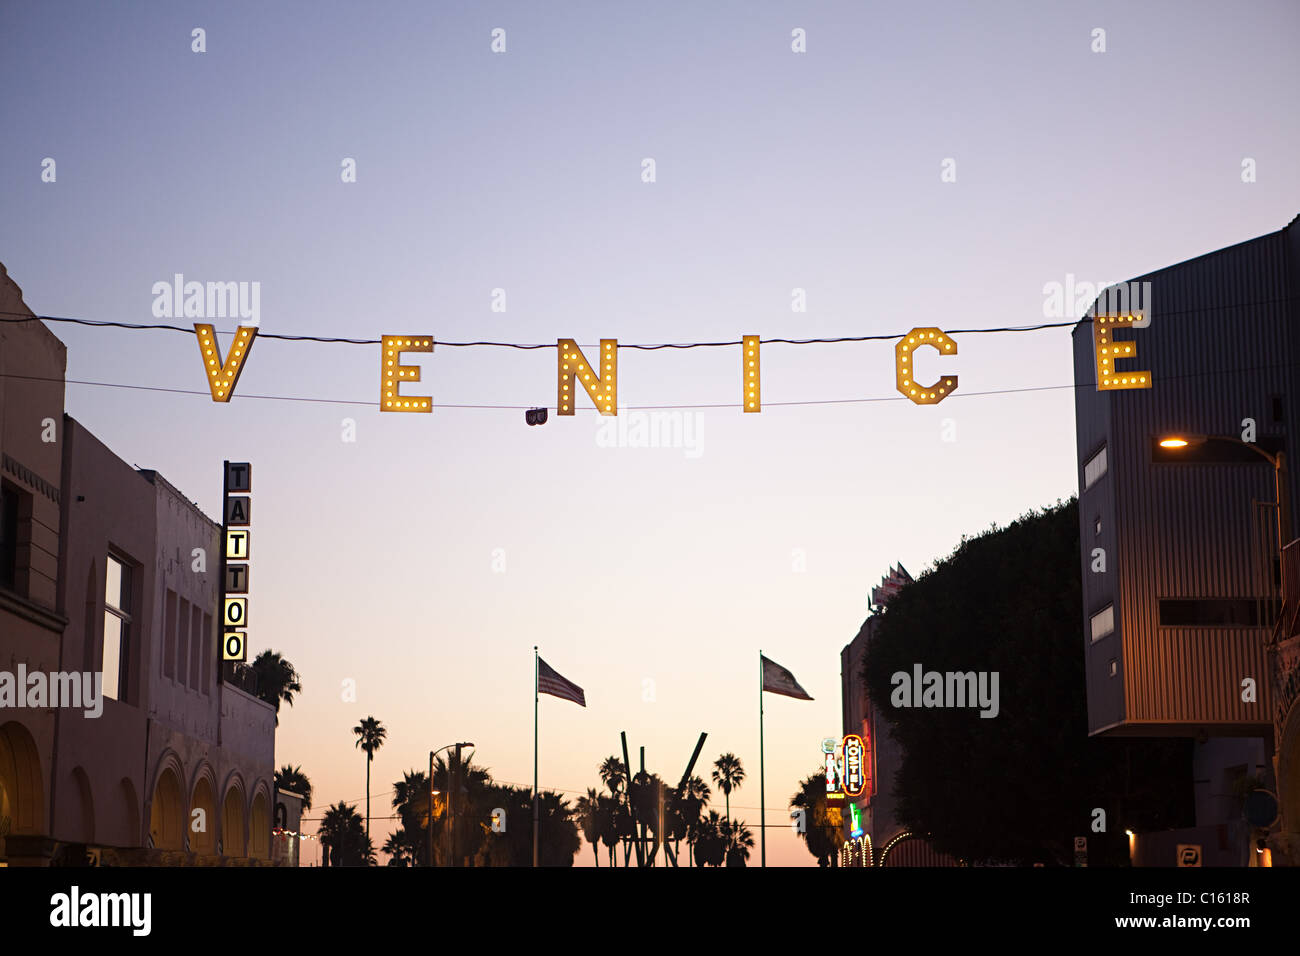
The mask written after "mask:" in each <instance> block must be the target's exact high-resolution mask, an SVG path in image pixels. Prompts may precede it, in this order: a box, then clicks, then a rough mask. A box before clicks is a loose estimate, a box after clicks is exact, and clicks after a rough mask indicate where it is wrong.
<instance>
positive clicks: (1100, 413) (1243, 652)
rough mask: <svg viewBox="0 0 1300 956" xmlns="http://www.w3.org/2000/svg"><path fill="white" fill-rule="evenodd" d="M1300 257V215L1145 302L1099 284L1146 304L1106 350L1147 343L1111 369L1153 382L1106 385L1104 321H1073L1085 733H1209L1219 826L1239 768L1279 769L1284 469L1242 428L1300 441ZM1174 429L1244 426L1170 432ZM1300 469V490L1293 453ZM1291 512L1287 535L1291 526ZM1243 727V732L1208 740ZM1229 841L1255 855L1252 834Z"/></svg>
mask: <svg viewBox="0 0 1300 956" xmlns="http://www.w3.org/2000/svg"><path fill="white" fill-rule="evenodd" d="M1298 270H1300V217H1297V218H1296V219H1293V220H1292V221H1291V223H1290V225H1288V226H1287V227H1286V228H1284V229H1281V230H1279V231H1278V232H1275V233H1271V234H1269V235H1266V236H1261V237H1259V238H1257V239H1252V240H1250V241H1247V242H1243V243H1239V244H1237V245H1234V246H1229V247H1228V248H1225V249H1221V250H1219V251H1217V252H1212V253H1209V254H1207V255H1204V256H1199V257H1197V258H1195V259H1191V260H1188V261H1186V262H1182V263H1179V264H1177V265H1173V266H1170V267H1168V268H1164V269H1160V270H1157V271H1155V272H1151V273H1148V274H1146V275H1142V276H1137V277H1136V278H1135V279H1133V280H1130V282H1129V283H1121V285H1123V286H1125V287H1126V291H1129V292H1131V294H1132V295H1131V299H1132V301H1131V305H1132V306H1133V308H1131V309H1129V308H1122V307H1119V308H1117V306H1118V305H1119V303H1117V302H1115V301H1114V300H1112V299H1108V298H1107V296H1105V295H1103V296H1099V298H1098V300H1097V303H1096V305H1095V306H1094V310H1095V312H1096V313H1097V314H1098V315H1105V314H1112V315H1113V314H1116V313H1117V312H1124V311H1137V310H1138V307H1140V308H1141V309H1142V310H1144V311H1145V312H1146V314H1147V316H1148V317H1149V324H1146V325H1145V327H1139V326H1140V325H1142V323H1139V326H1132V327H1128V328H1119V329H1115V330H1114V331H1115V332H1116V333H1117V334H1113V335H1112V336H1111V341H1110V345H1111V348H1112V351H1111V352H1110V353H1109V354H1110V355H1112V356H1114V355H1115V352H1114V351H1113V349H1114V346H1115V345H1116V344H1118V345H1120V346H1121V347H1123V346H1125V345H1126V344H1132V345H1135V346H1136V354H1135V355H1132V356H1129V355H1124V354H1121V355H1119V356H1117V357H1115V358H1114V359H1113V364H1112V365H1111V368H1113V369H1114V371H1115V374H1116V375H1124V374H1126V373H1127V374H1129V375H1131V374H1132V373H1134V372H1136V373H1137V374H1138V375H1139V376H1144V375H1148V374H1149V378H1150V383H1149V387H1144V388H1136V389H1113V390H1104V389H1103V390H1099V389H1098V388H1097V381H1098V376H1097V361H1098V356H1097V354H1096V351H1095V350H1096V347H1097V346H1096V343H1095V342H1094V325H1093V321H1092V320H1091V319H1085V320H1084V321H1082V322H1080V323H1079V325H1078V326H1076V327H1075V330H1074V378H1075V385H1076V390H1075V418H1076V429H1077V451H1078V467H1079V489H1080V491H1079V522H1080V544H1081V555H1080V559H1081V563H1082V569H1083V600H1084V607H1083V609H1082V610H1083V621H1082V624H1083V632H1084V638H1083V642H1084V649H1085V657H1086V675H1087V693H1088V729H1089V733H1090V734H1127V735H1135V736H1158V735H1166V734H1170V735H1178V736H1191V737H1196V738H1198V740H1199V741H1200V743H1201V746H1199V747H1198V748H1197V751H1198V753H1197V769H1196V777H1197V823H1198V825H1200V826H1205V827H1209V826H1216V827H1217V826H1221V825H1230V826H1233V827H1237V828H1241V827H1240V825H1241V818H1240V801H1239V799H1238V800H1236V801H1234V798H1233V794H1232V786H1233V784H1232V781H1231V780H1229V778H1233V779H1237V778H1239V777H1241V776H1243V775H1250V776H1267V775H1268V773H1269V772H1270V771H1271V768H1270V767H1269V766H1268V761H1267V759H1266V753H1267V751H1266V749H1265V743H1266V742H1267V740H1268V738H1269V737H1270V735H1271V734H1272V732H1273V702H1272V699H1271V698H1272V694H1271V690H1270V680H1269V666H1270V664H1269V661H1268V658H1267V655H1266V651H1265V645H1266V643H1267V642H1268V640H1269V638H1270V636H1271V634H1272V628H1273V624H1274V621H1275V620H1276V617H1277V608H1278V605H1279V600H1280V588H1279V578H1280V574H1279V569H1278V568H1279V558H1278V550H1279V549H1278V518H1277V510H1276V506H1275V503H1276V500H1277V498H1276V491H1275V470H1274V468H1273V466H1272V465H1271V464H1270V463H1269V461H1268V460H1267V459H1266V458H1265V457H1263V456H1261V455H1259V454H1258V453H1256V452H1255V451H1252V450H1251V449H1250V448H1248V447H1244V446H1243V445H1242V444H1241V443H1240V442H1241V440H1245V441H1247V442H1253V443H1254V444H1255V446H1256V447H1257V448H1259V449H1261V450H1263V451H1265V452H1268V453H1270V454H1272V453H1275V452H1277V451H1286V452H1287V453H1288V454H1287V457H1288V458H1291V457H1292V455H1291V451H1292V450H1291V448H1290V445H1289V442H1288V440H1287V437H1288V429H1290V428H1294V427H1297V425H1300V388H1298V387H1297V384H1298V383H1297V380H1296V379H1297V366H1298V360H1300V354H1298V351H1297V349H1298V348H1300V341H1298V339H1300V336H1298V334H1297V330H1298V325H1297V323H1298V321H1300V303H1297V292H1298V291H1300V287H1298V285H1297V278H1298V277H1300V271H1298ZM1174 435H1181V436H1188V435H1192V436H1225V437H1227V438H1230V439H1237V442H1232V441H1207V442H1204V443H1196V442H1195V441H1194V443H1193V444H1192V445H1190V446H1188V447H1186V448H1181V449H1165V448H1162V447H1160V446H1159V444H1158V442H1159V440H1160V439H1161V438H1163V437H1169V436H1174ZM1286 485H1287V487H1288V488H1289V491H1290V496H1291V499H1292V500H1295V501H1300V476H1298V475H1297V473H1296V472H1295V471H1294V470H1292V471H1290V473H1289V476H1288V478H1287V481H1286ZM1290 523H1291V524H1292V526H1291V527H1288V528H1286V529H1285V530H1284V532H1283V537H1284V539H1285V540H1286V541H1290V540H1292V539H1293V538H1294V537H1295V528H1294V523H1293V521H1292V522H1290ZM1247 679H1250V680H1253V682H1254V688H1255V691H1254V700H1253V701H1252V700H1250V699H1249V698H1250V694H1249V693H1248V692H1247V693H1244V692H1243V691H1245V690H1246V685H1244V683H1243V682H1245V681H1246V680H1247ZM1229 737H1235V738H1238V739H1237V740H1236V741H1235V742H1234V741H1231V740H1222V739H1219V740H1216V739H1212V738H1229ZM1242 738H1246V739H1242ZM1250 738H1253V739H1250ZM1292 826H1294V824H1292ZM1243 832H1245V831H1243ZM1233 843H1234V845H1235V846H1240V847H1241V848H1242V849H1241V853H1240V857H1241V859H1240V862H1241V863H1242V864H1245V863H1246V862H1247V857H1248V851H1247V850H1246V848H1245V847H1246V843H1245V839H1244V838H1243V839H1240V840H1238V839H1236V838H1235V837H1234V840H1233ZM1172 863H1173V861H1172V860H1170V861H1167V863H1166V864H1165V865H1172Z"/></svg>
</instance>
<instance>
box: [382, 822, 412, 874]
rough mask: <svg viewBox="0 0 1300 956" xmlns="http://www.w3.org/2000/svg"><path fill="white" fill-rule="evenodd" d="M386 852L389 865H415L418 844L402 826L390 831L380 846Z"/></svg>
mask: <svg viewBox="0 0 1300 956" xmlns="http://www.w3.org/2000/svg"><path fill="white" fill-rule="evenodd" d="M382 849H383V851H384V852H385V853H387V854H388V855H389V856H388V865H389V866H415V865H416V857H417V851H418V849H419V845H418V844H417V842H416V840H415V839H414V838H413V837H412V835H411V834H409V833H407V832H406V830H404V829H403V828H402V827H398V828H397V832H396V833H390V834H389V835H388V839H387V840H385V841H384V845H383V847H382Z"/></svg>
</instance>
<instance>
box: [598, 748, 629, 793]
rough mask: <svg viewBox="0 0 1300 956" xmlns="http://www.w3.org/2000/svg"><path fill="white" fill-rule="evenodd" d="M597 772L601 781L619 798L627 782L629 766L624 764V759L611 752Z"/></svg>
mask: <svg viewBox="0 0 1300 956" xmlns="http://www.w3.org/2000/svg"><path fill="white" fill-rule="evenodd" d="M597 772H598V773H599V774H600V781H601V783H603V784H604V785H605V787H606V788H607V789H608V790H609V792H610V793H611V794H613V795H614V797H615V798H617V797H618V795H619V793H621V792H622V790H623V785H624V784H626V783H627V767H625V766H623V761H621V760H619V759H618V758H617V757H615V756H614V755H612V754H611V755H610V756H608V757H606V758H605V759H604V760H603V761H602V762H601V764H600V769H599V770H598V771H597Z"/></svg>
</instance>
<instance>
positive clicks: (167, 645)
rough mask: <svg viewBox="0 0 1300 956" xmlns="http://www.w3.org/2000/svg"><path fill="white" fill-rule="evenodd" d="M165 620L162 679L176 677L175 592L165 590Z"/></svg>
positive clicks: (169, 589)
mask: <svg viewBox="0 0 1300 956" xmlns="http://www.w3.org/2000/svg"><path fill="white" fill-rule="evenodd" d="M163 614H164V617H165V618H166V620H165V621H164V622H163V623H164V628H163V662H162V671H163V677H174V676H175V675H176V592H175V591H173V590H172V589H171V588H168V589H167V608H166V610H165V611H164V612H163Z"/></svg>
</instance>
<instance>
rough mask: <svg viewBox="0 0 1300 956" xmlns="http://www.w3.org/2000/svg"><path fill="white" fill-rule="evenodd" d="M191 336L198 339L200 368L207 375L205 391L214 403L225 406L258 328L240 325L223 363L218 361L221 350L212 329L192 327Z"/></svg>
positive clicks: (220, 360)
mask: <svg viewBox="0 0 1300 956" xmlns="http://www.w3.org/2000/svg"><path fill="white" fill-rule="evenodd" d="M194 332H195V334H196V335H197V336H198V339H199V352H200V353H201V354H202V356H203V368H204V371H206V372H207V373H208V389H209V390H210V391H211V392H212V400H213V401H214V402H228V401H230V396H231V395H233V394H234V393H235V383H236V382H238V381H239V373H240V372H242V371H243V370H244V365H245V364H246V363H247V362H248V353H249V352H251V351H252V350H253V339H255V338H256V337H257V327H256V326H253V325H241V326H240V327H239V331H238V332H236V333H235V341H234V342H233V343H231V346H230V354H229V355H228V356H226V358H225V361H222V358H221V347H220V346H219V345H218V344H217V333H216V331H215V330H214V329H213V328H212V326H211V325H205V324H201V323H198V322H195V323H194Z"/></svg>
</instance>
